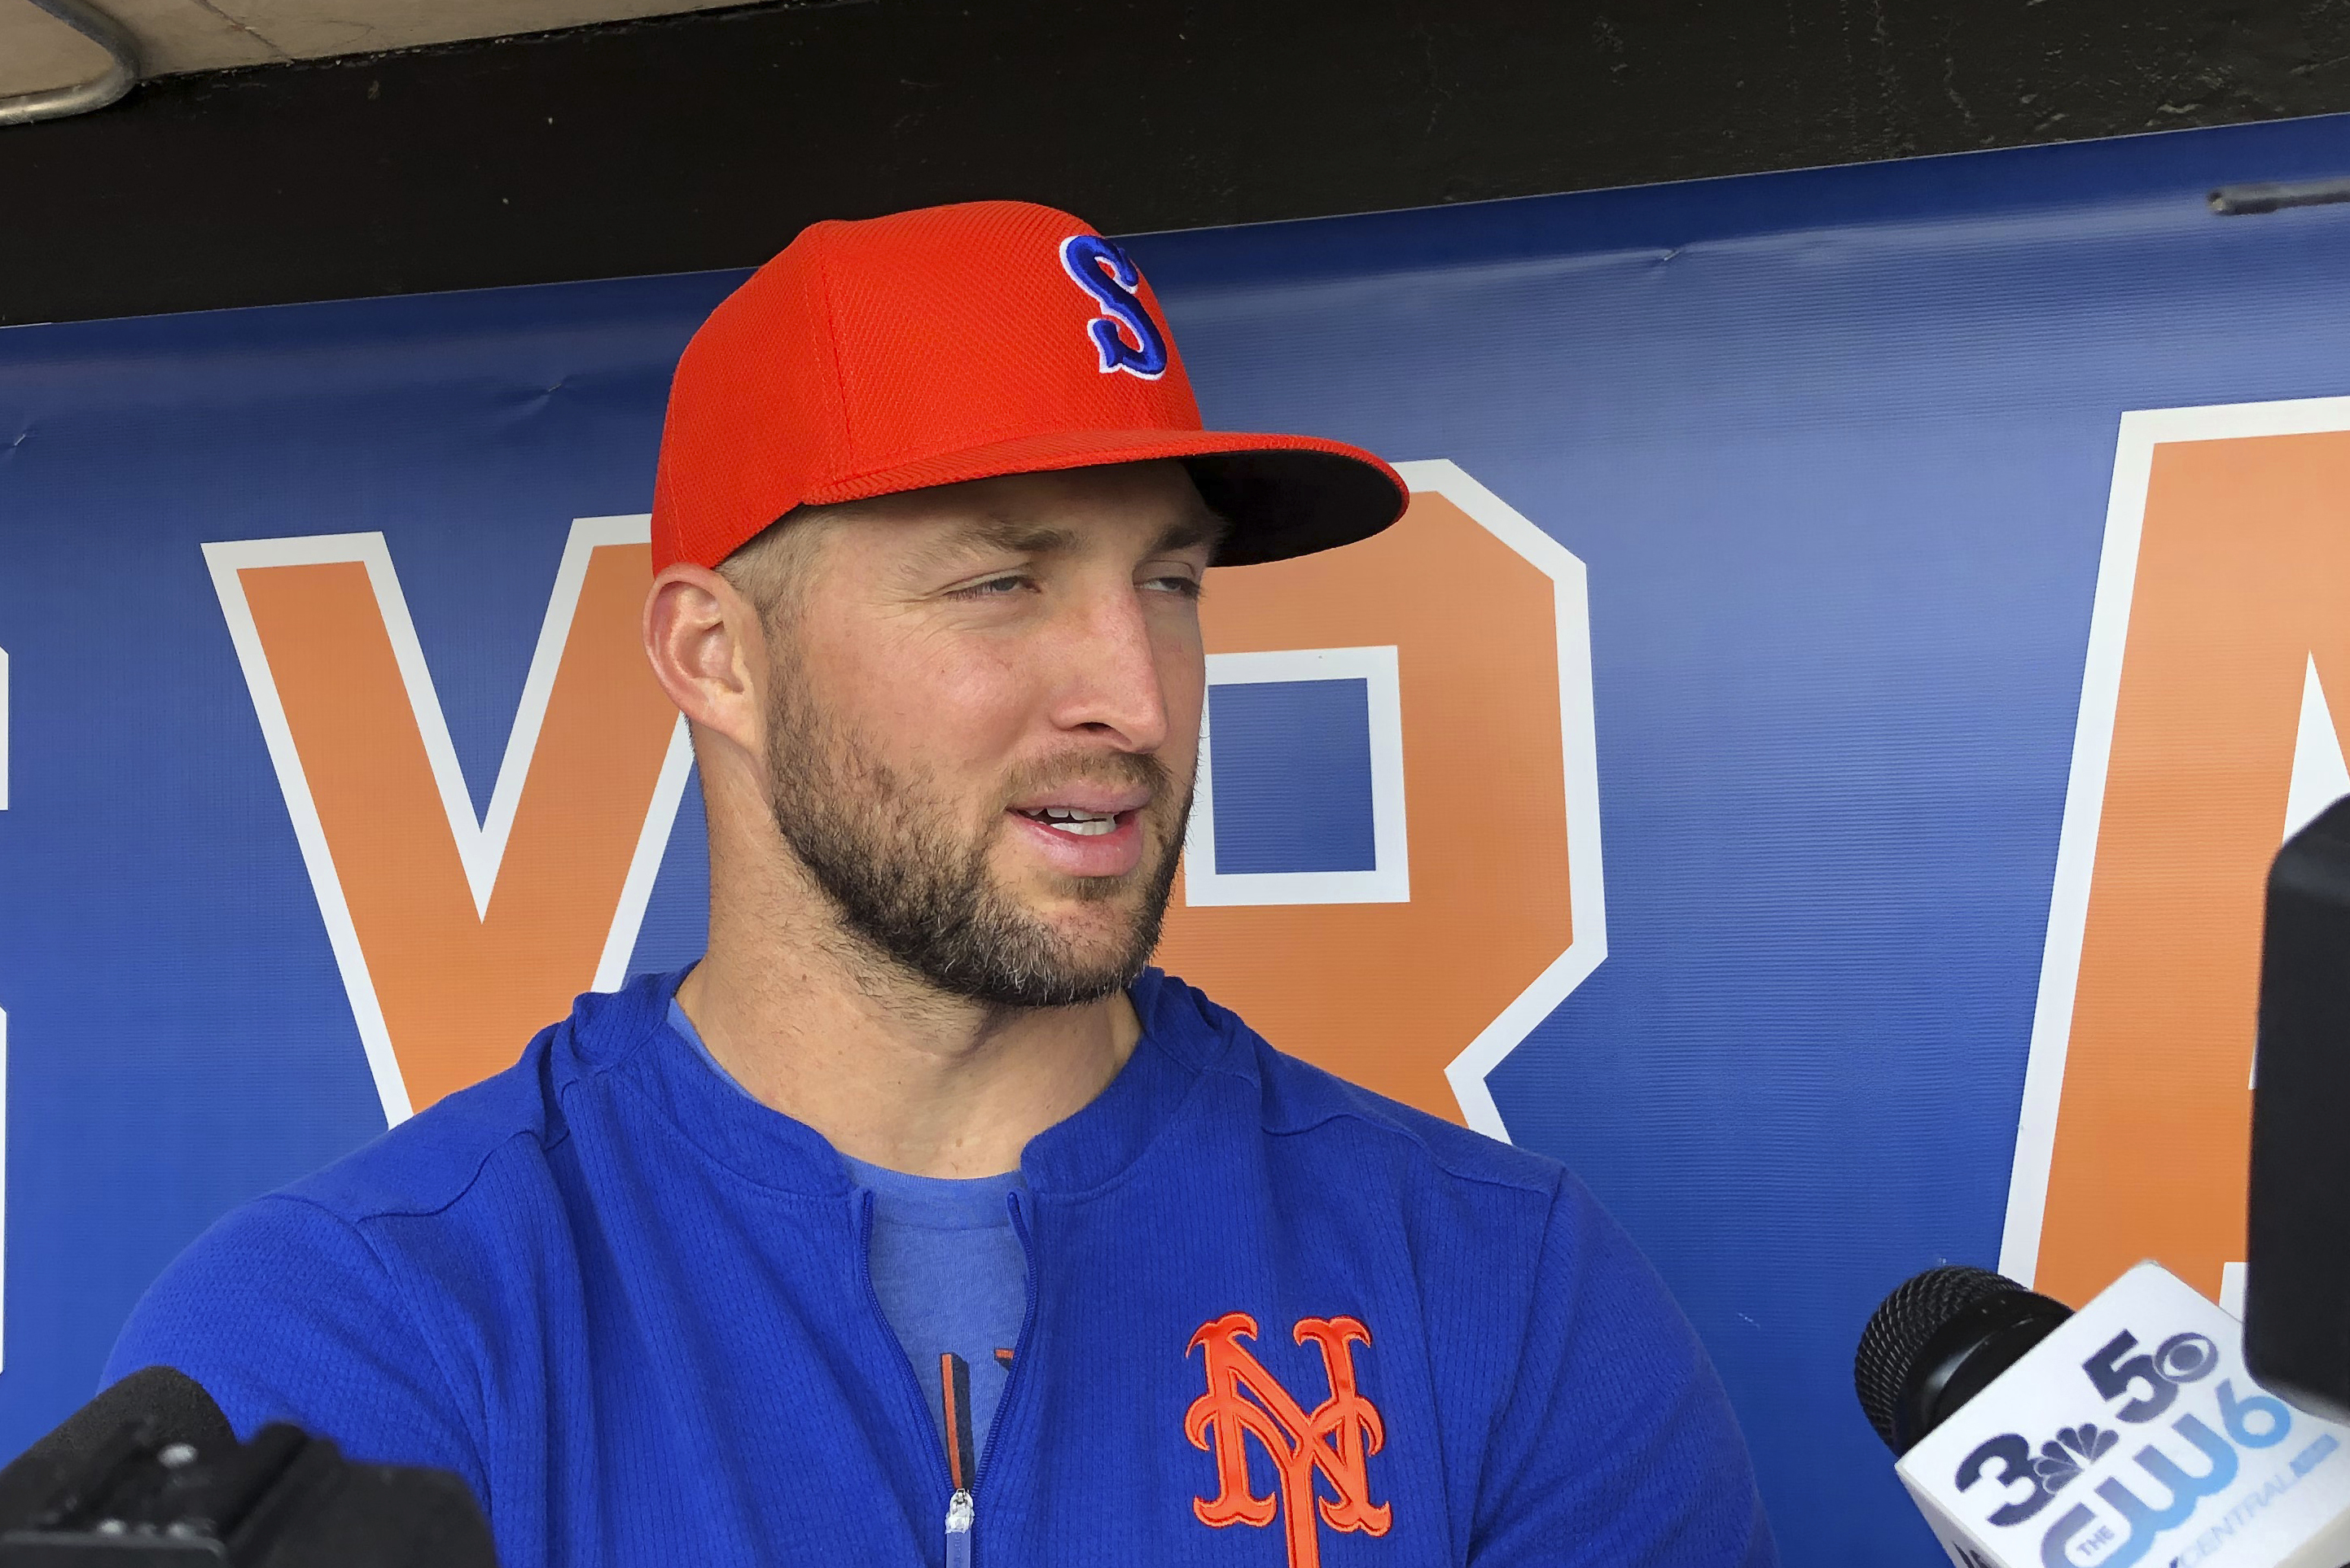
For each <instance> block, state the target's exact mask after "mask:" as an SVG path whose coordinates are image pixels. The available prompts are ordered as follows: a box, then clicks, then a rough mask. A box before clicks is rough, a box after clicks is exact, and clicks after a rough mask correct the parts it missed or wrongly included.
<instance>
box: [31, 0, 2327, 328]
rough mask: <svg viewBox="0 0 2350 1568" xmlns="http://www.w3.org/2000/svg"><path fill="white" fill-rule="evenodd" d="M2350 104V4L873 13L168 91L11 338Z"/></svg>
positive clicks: (373, 64)
mask: <svg viewBox="0 0 2350 1568" xmlns="http://www.w3.org/2000/svg"><path fill="white" fill-rule="evenodd" d="M2336 109H2350V5H2344V4H2339V3H2315V0H2303V3H2300V4H2289V3H2275V0H2235V3H2232V4H2230V3H2221V0H1976V3H1971V4H1966V3H1950V0H1945V3H1944V4H1940V5H1926V4H1919V3H1914V0H1711V3H1700V0H1663V3H1659V0H1622V3H1617V0H1610V3H1608V4H1598V5H1595V4H1587V3H1584V4H1578V3H1572V0H1569V3H1560V4H1548V5H1544V4H1534V3H1532V0H1520V3H1515V4H1511V3H1503V0H1412V3H1406V0H1194V3H1191V4H1175V3H1172V0H1096V3H1094V4H1076V3H1072V0H1027V3H1022V0H984V3H971V4H950V3H946V0H851V3H847V4H838V5H770V6H758V7H753V8H748V9H743V10H735V11H721V12H703V13H701V14H698V15H690V16H676V17H668V18H662V19H659V20H654V21H649V22H642V23H629V24H619V25H614V26H601V27H592V28H583V29H578V30H575V31H571V32H566V33H556V34H547V35H542V36H536V37H526V38H520V39H511V40H506V41H503V42H491V43H477V44H462V45H453V46H448V47H439V48H433V49H426V50H417V51H412V52H409V53H404V54H398V55H380V56H375V57H359V58H345V59H338V60H332V61H326V62H319V63H311V64H297V65H270V66H260V67H251V68H248V69H243V70H236V71H224V72H214V73H206V74H199V75H189V76H181V77H172V78H161V79H159V80H155V81H151V82H149V83H147V84H145V85H143V86H141V87H140V88H137V89H136V90H135V91H134V92H133V93H132V94H131V95H130V97H129V98H128V99H124V100H123V101H122V102H121V103H120V104H119V105H117V106H115V107H113V108H111V109H105V110H102V111H99V112H98V113H96V114H91V115H88V116H85V117H82V118H80V119H69V120H60V121H55V122H51V123H47V124H40V125H33V126H26V127H17V128H12V129H6V130H0V213H5V214H6V227H7V233H8V241H7V243H6V244H5V245H0V322H24V321H40V320H58V319H69V318H78V317H96V316H114V315H131V314H140V313H146V312H151V311H164V310H186V309H194V308H202V307H207V306H232V305H251V304H262V303H270V302H277V301H287V300H299V299H318V298H330V297H340V296H355V295H371V294H388V293H400V292H408V291H412V290H424V289H446V288H464V287H473V286H484V285H497V284H515V283H532V282H543V281H548V280H554V279H565V278H580V277H598V276H613V275H627V274H636V273H650V272H673V271H681V270H687V269H694V268H702V267H717V266H734V265H749V264H753V263H755V262H758V261H760V260H762V259H764V257H766V256H767V255H769V254H772V253H773V252H774V251H775V250H776V249H777V248H778V247H779V246H781V245H782V244H784V243H785V241H786V240H788V239H789V238H790V237H791V235H792V234H793V233H794V232H795V231H796V230H797V229H798V228H799V227H800V225H802V224H803V223H807V222H809V221H810V220H813V219H816V218H819V217H827V216H857V215H861V214H866V213H879V212H885V211H889V210H891V209H894V208H899V207H907V206H914V205H919V204H921V203H925V202H943V201H951V200H956V199H960V198H966V197H976V196H997V195H1018V196H1026V197H1032V198H1035V199H1037V200H1041V201H1046V202H1055V203H1058V204H1061V205H1064V206H1066V207H1069V208H1072V209H1074V210H1076V212H1079V213H1084V214H1085V215H1087V217H1089V218H1090V219H1092V220H1093V221H1094V222H1095V223H1098V224H1099V225H1101V226H1102V227H1104V228H1106V229H1108V230H1111V231H1113V232H1128V233H1131V232H1136V231H1141V230H1148V229H1163V228H1181V227H1191V226H1195V225H1201V224H1210V223H1246V222H1254V221H1259V220H1265V219H1275V218H1291V217H1300V216H1306V215H1312V214H1320V213H1342V212H1351V211H1360V210H1364V209H1372V208H1392V207H1408V206H1418V205H1424V204H1428V203H1433V202H1465V201H1476V200H1479V199H1482V198H1487V197H1496V196H1518V195H1527V194H1533V193H1536V192H1550V191H1565V190H1577V189H1588V188H1592V187H1597V186H1606V185H1620V184H1630V183H1638V182H1649V181H1660V180H1679V179H1688V178H1691V177H1696V176H1702V175H1712V174H1726V173H1738V172H1747V171H1758V170H1767V169H1782V168H1790V167H1795V166H1800V165H1804V164H1819V163H1835V162H1846V161H1856V160H1866V159H1877V158H1894V157H1901V156H1906V155H1909V154H1915V153H1926V152H1946V151H1961V150H1965V149H1970V148H1980V147H1999V146H2012V145H2016V144H2019V143H2025V142H2036V141H2054V140H2073V139H2076V138H2083V137H2095V136H2113V135H2119V134H2124V133H2127V132H2132V131H2141V130H2168V129H2173V128H2177V127H2183V126H2193V125H2212V124H2218V123H2222V122H2227V121H2233V120H2244V119H2268V118H2273V117H2277V116H2282V115H2296V114H2312V113H2320V112H2325V111H2331V110H2336Z"/></svg>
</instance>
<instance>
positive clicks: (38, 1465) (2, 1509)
mask: <svg viewBox="0 0 2350 1568" xmlns="http://www.w3.org/2000/svg"><path fill="white" fill-rule="evenodd" d="M140 1420H144V1421H146V1422H148V1423H150V1425H151V1430H152V1433H153V1438H154V1442H155V1445H156V1446H157V1447H158V1448H162V1447H168V1446H169V1445H171V1444H173V1443H185V1444H187V1445H188V1446H189V1447H191V1448H192V1449H195V1450H196V1451H197V1452H198V1453H200V1454H203V1453H216V1452H219V1451H221V1450H223V1449H230V1448H234V1446H235V1444H236V1434H235V1432H234V1431H233V1430H231V1429H230V1427H229V1424H228V1417H226V1416H224V1415H222V1414H221V1407H219V1406H218V1405H216V1404H214V1403H213V1397H212V1396H211V1395H209V1394H207V1393H205V1392H204V1390H203V1385H202V1384H200V1383H198V1382H197V1381H196V1380H195V1379H194V1378H192V1377H191V1376H188V1375H187V1374H186V1373H184V1372H182V1371H179V1370H178V1369H177V1368H175V1367H170V1366H149V1367H143V1368H141V1369H140V1370H139V1371H137V1372H134V1373H132V1374H131V1375H130V1376H128V1377H125V1378H123V1379H122V1380H121V1381H120V1382H119V1383H116V1384H115V1385H113V1386H111V1387H109V1388H108V1389H106V1390H105V1391H104V1392H103V1393H101V1394H99V1397H97V1398H95V1399H92V1400H91V1401H90V1402H89V1403H88V1404H87V1405H84V1406H83V1407H81V1408H80V1409H78V1410H77V1411H75V1412H74V1413H73V1414H72V1415H70V1416H68V1417H66V1418H65V1420H64V1422H63V1423H62V1424H60V1425H59V1426H58V1427H57V1429H56V1430H55V1431H53V1432H51V1433H50V1434H49V1435H48V1436H47V1437H45V1438H41V1439H40V1440H39V1441H38V1442H36V1443H35V1444H34V1445H33V1446H32V1447H31V1448H29V1449H26V1450H25V1451H24V1452H23V1453H22V1454H19V1455H18V1456H17V1457H16V1460H15V1461H14V1462H13V1463H11V1464H10V1465H9V1466H8V1467H7V1468H6V1469H0V1531H5V1530H13V1529H16V1528H18V1527H20V1526H22V1525H23V1524H24V1523H26V1521H28V1520H29V1519H30V1518H31V1516H32V1515H33V1514H34V1512H35V1511H37V1510H38V1509H39V1508H40V1507H41V1505H42V1504H44V1503H45V1502H47V1501H48V1500H49V1499H50V1498H51V1497H52V1496H53V1495H54V1494H55V1493H56V1491H57V1487H58V1485H59V1483H61V1482H62V1481H64V1480H66V1479H67V1478H68V1476H71V1475H73V1474H74V1473H75V1472H76V1471H77V1470H78V1469H82V1468H83V1467H84V1466H86V1465H88V1463H89V1462H90V1461H91V1460H92V1459H95V1458H96V1457H97V1456H98V1453H99V1450H100V1449H103V1448H104V1447H105V1446H106V1445H107V1443H108V1441H109V1439H111V1438H114V1437H115V1436H116V1435H117V1434H118V1433H120V1432H121V1431H122V1430H123V1428H126V1427H129V1426H130V1425H131V1424H132V1423H133V1422H136V1421H140Z"/></svg>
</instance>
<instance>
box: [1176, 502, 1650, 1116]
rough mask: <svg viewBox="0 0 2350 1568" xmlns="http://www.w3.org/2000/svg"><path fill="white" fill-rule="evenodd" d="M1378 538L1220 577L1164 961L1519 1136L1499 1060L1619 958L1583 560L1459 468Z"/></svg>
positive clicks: (1422, 1101) (1278, 1035)
mask: <svg viewBox="0 0 2350 1568" xmlns="http://www.w3.org/2000/svg"><path fill="white" fill-rule="evenodd" d="M1400 471H1401V472H1402V473H1403V474H1404V477H1405V480H1406V482H1407V483H1409V484H1410V486H1411V488H1412V502H1411V506H1410V508H1409V511H1408V512H1407V513H1406V514H1405V515H1404V518H1403V520H1402V521H1401V522H1399V523H1398V524H1396V525H1395V526H1394V527H1392V528H1389V529H1388V531H1387V532H1386V533H1384V534H1381V535H1378V537H1376V538H1373V539H1369V540H1367V541H1365V542H1364V543H1362V544H1358V545H1349V546H1348V547H1347V548H1346V549H1343V550H1333V551H1328V552H1326V553H1324V554H1322V555H1317V556H1306V557H1305V558H1303V559H1300V560H1294V561H1282V562H1276V563H1274V564H1272V565H1268V566H1245V567H1236V568H1232V569H1231V570H1226V571H1219V572H1217V573H1216V574H1215V576H1214V580H1213V581H1212V582H1211V585H1210V591H1209V593H1208V596H1207V597H1206V599H1205V600H1204V601H1203V603H1202V606H1201V618H1202V622H1203V626H1204V629H1205V633H1206V637H1207V645H1208V649H1209V660H1208V680H1209V692H1208V705H1207V712H1206V715H1205V727H1204V731H1203V735H1202V745H1201V759H1200V781H1199V790H1198V794H1196V796H1195V797H1194V805H1193V808H1192V819H1191V835H1190V837H1189V839H1188V848H1187V850H1186V861H1185V868H1184V876H1183V879H1182V880H1181V881H1180V882H1179V883H1178V884H1177V888H1176V891H1175V896H1174V898H1173V901H1172V903H1171V904H1170V908H1169V911H1168V920H1167V930H1166V937H1165V940H1163V942H1162V943H1161V945H1160V949H1159V962H1161V963H1162V964H1164V965H1165V966H1166V968H1167V969H1168V970H1169V971H1171V972H1173V973H1176V974H1180V975H1181V976H1183V977H1184V978H1185V979H1187V980H1190V981H1194V982H1196V983H1198V984H1199V985H1201V987H1202V988H1203V989H1205V990H1206V991H1207V992H1209V993H1210V994H1211V995H1213V996H1215V997H1216V998H1217V999H1218V1000H1219V1001H1220V1002H1223V1003H1224V1004H1226V1005H1228V1006H1230V1007H1232V1009H1233V1010H1234V1011H1236V1012H1239V1013H1240V1014H1241V1015H1242V1016H1243V1017H1244V1018H1246V1019H1248V1020H1249V1021H1250V1023H1253V1025H1254V1026H1255V1027H1256V1028H1258V1029H1259V1030H1261V1031H1262V1032H1263V1033H1264V1035H1265V1037H1266V1038H1267V1039H1269V1040H1271V1041H1272V1042H1273V1043H1274V1044H1275V1045H1277V1046H1279V1047H1280V1048H1282V1049H1283V1050H1285V1051H1289V1052H1292V1053H1295V1054H1298V1055H1301V1056H1305V1057H1306V1058H1307V1059H1309V1060H1311V1061H1314V1062H1315V1063H1318V1064H1321V1065H1323V1066H1325V1067H1327V1068H1329V1069H1330V1070H1331V1071H1333V1072H1335V1073H1337V1074H1339V1075H1342V1076H1344V1077H1347V1078H1350V1079H1352V1080H1354V1081H1355V1082H1357V1083H1359V1084H1362V1085H1366V1086H1367V1087H1369V1088H1371V1089H1374V1090H1377V1091H1378V1092H1379V1093H1381V1094H1385V1095H1388V1096H1393V1097H1395V1098H1397V1099H1399V1100H1403V1101H1405V1102H1407V1103H1409V1104H1411V1105H1414V1106H1419V1107H1420V1108H1421V1109H1423V1110H1427V1111H1431V1112H1433V1113H1435V1114H1437V1115H1439V1116H1447V1117H1450V1118H1451V1119H1453V1120H1457V1121H1465V1122H1466V1123H1467V1124H1468V1125H1469V1126H1471V1127H1476V1128H1478V1129H1480V1130H1481V1131H1484V1132H1487V1133H1491V1134H1492V1135H1493V1136H1495V1137H1507V1136H1508V1134H1507V1131H1506V1129H1505V1128H1504V1127H1503V1125H1502V1118H1501V1115H1500V1113H1499V1112H1498V1111H1497V1110H1496V1109H1495V1107H1494V1105H1493V1100H1492V1095H1491V1093H1490V1092H1489V1091H1488V1090H1487V1089H1486V1087H1485V1075H1486V1074H1487V1073H1488V1072H1489V1071H1491V1069H1492V1067H1493V1066H1494V1064H1497V1063H1498V1062H1500V1061H1501V1059H1502V1058H1503V1056H1506V1055H1507V1054H1509V1052H1510V1051H1511V1049H1512V1048H1513V1047H1514V1046H1515V1045H1516V1044H1517V1043H1518V1042H1519V1041H1520V1040H1521V1039H1523V1038H1524V1036H1525V1034H1526V1033H1527V1031H1529V1030H1531V1029H1532V1028H1533V1027H1534V1025H1535V1024H1536V1023H1540V1022H1541V1021H1542V1020H1543V1019H1544V1017H1546V1016H1548V1015H1549V1013H1550V1012H1551V1010H1552V1009H1554V1008H1555V1007H1556V1006H1557V1005H1558V1003H1559V1002H1560V1001H1562V1000H1563V999H1564V998H1565V996H1566V994H1567V993H1568V992H1571V991H1573V990H1574V989H1575V986H1576V985H1577V984H1579V983H1581V981H1582V980H1583V979H1584V977H1585V976H1586V975H1588V974H1589V973H1590V972H1591V971H1593V970H1594V969H1595V968H1596V967H1597V966H1598V964H1599V961H1600V960H1601V959H1602V958H1603V957H1604V956H1605V955H1606V952H1607V915H1606V910H1605V900H1604V893H1603V889H1602V886H1601V880H1600V861H1599V784H1598V764H1597V759H1596V754H1595V752H1594V748H1593V740H1592V718H1591V645H1590V630H1589V626H1590V622H1589V612H1588V607H1587V601H1586V595H1585V587H1584V571H1583V563H1582V562H1580V561H1579V560H1577V559H1576V558H1575V556H1573V555H1571V554H1570V553H1568V551H1567V550H1566V549H1565V547H1563V546H1562V545H1559V544H1558V543H1557V541H1555V540H1554V539H1552V538H1551V537H1550V536H1549V535H1545V534H1544V533H1543V532H1542V531H1541V530H1540V529H1538V528H1536V527H1535V526H1534V524H1532V523H1530V522H1528V521H1527V520H1526V519H1525V518H1524V517H1523V516H1521V515H1519V514H1517V513H1516V512H1515V511H1513V509H1511V507H1510V506H1508V505H1507V504H1505V503H1503V501H1502V500H1501V498H1500V497H1498V496H1496V495H1494V494H1493V493H1492V492H1491V491H1489V490H1487V489H1486V488H1485V487H1484V486H1483V485H1482V484H1480V483H1477V482H1476V481H1475V480H1474V479H1472V478H1471V477H1470V476H1469V475H1468V474H1467V473H1465V472H1462V471H1461V469H1459V468H1458V467H1456V466H1454V465H1453V464H1452V463H1450V462H1415V463H1405V464H1402V465H1400Z"/></svg>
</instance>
